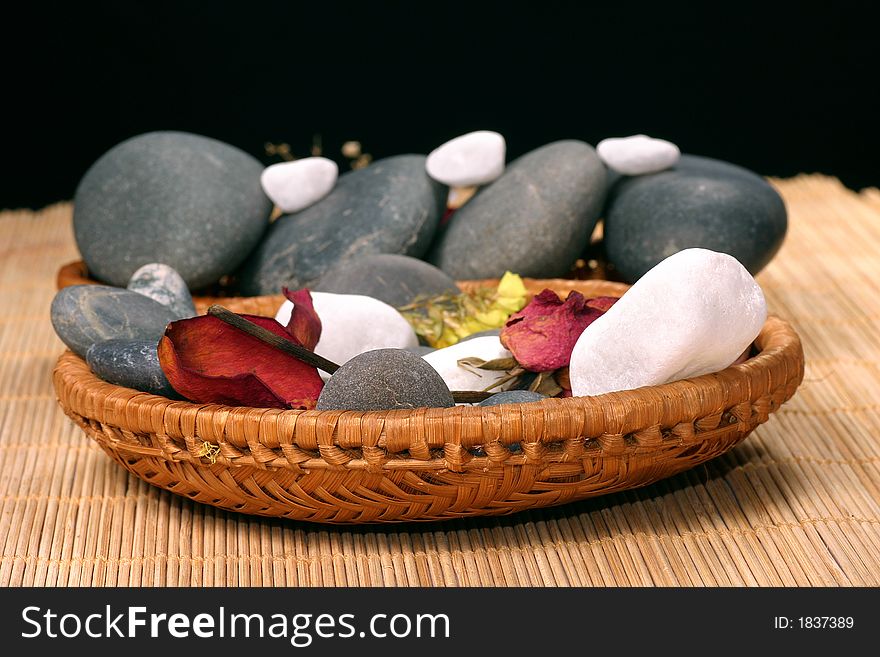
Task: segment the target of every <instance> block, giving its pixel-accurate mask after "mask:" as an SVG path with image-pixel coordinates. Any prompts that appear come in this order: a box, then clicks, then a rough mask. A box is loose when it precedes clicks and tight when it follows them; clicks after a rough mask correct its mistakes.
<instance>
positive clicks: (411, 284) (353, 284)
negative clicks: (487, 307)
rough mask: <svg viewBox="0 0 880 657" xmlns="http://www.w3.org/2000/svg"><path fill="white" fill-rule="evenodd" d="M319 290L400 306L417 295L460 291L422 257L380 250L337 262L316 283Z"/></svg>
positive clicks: (434, 294) (456, 292) (450, 279)
mask: <svg viewBox="0 0 880 657" xmlns="http://www.w3.org/2000/svg"><path fill="white" fill-rule="evenodd" d="M314 289H315V290H316V291H318V292H335V293H337V294H363V295H365V296H368V297H373V298H374V299H379V300H380V301H384V302H385V303H387V304H388V305H391V306H394V307H395V308H399V307H400V306H405V305H407V304H409V303H412V301H413V300H414V299H415V298H416V297H420V296H422V297H424V296H432V297H433V296H438V295H441V294H460V293H461V290H459V289H458V286H457V285H456V284H455V281H454V280H452V278H450V277H449V276H448V275H447V274H446V273H444V272H443V271H441V270H440V269H437V267H434V266H433V265H431V264H428V263H427V262H425V261H424V260H419V259H417V258H412V257H410V256H404V255H395V254H389V253H383V254H378V255H368V256H363V257H360V258H356V259H351V260H345V261H342V262H339V263H337V264H336V265H335V266H334V267H332V268H331V269H330V270H329V271H327V272H326V273H325V274H324V275H323V276H321V278H320V280H319V281H318V282H317V283H315V286H314Z"/></svg>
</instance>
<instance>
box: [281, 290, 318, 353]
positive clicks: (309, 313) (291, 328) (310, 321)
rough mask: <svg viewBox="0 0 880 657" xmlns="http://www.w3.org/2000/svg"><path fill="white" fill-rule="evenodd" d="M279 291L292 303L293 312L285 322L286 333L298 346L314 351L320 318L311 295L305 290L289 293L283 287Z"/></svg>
mask: <svg viewBox="0 0 880 657" xmlns="http://www.w3.org/2000/svg"><path fill="white" fill-rule="evenodd" d="M281 291H282V292H284V296H285V297H287V298H288V300H290V302H291V303H293V312H292V313H291V314H290V321H289V322H287V332H288V333H289V334H290V336H291V337H292V338H293V341H294V342H296V343H297V344H298V345H300V346H302V347H305V348H306V349H308V350H309V351H314V350H315V345H316V344H318V340H319V339H320V338H321V318H320V317H318V313H316V312H315V306H314V305H313V303H312V295H311V294H310V293H309V291H308V290H307V289H302V290H296V291H295V292H291V291H290V290H288V289H287V288H286V287H285V288H281Z"/></svg>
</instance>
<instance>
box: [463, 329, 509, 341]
mask: <svg viewBox="0 0 880 657" xmlns="http://www.w3.org/2000/svg"><path fill="white" fill-rule="evenodd" d="M487 335H494V336H499V335H501V329H500V328H497V329H486V330H485V331H477V332H476V333H471V334H470V335H468V336H467V337H464V338H462V339H461V340H460V341H459V342H467V341H468V340H473V339H474V338H485V337H486V336H487Z"/></svg>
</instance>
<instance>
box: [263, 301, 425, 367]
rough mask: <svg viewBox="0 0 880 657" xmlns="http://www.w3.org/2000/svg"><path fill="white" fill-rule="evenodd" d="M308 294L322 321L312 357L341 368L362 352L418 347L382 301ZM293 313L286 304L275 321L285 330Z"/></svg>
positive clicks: (413, 336)
mask: <svg viewBox="0 0 880 657" xmlns="http://www.w3.org/2000/svg"><path fill="white" fill-rule="evenodd" d="M311 294H312V303H313V304H314V306H315V312H316V313H318V317H319V318H320V319H321V338H320V339H319V340H318V344H317V345H315V353H316V354H318V355H319V356H323V357H324V358H326V359H327V360H330V361H333V362H334V363H336V364H337V365H344V364H345V363H347V362H348V361H349V360H351V359H352V358H354V357H355V356H357V355H358V354H362V353H364V352H365V351H372V350H374V349H407V348H412V347H415V346H417V345H418V344H419V339H418V337H417V336H416V334H415V331H413V329H412V327H411V326H410V325H409V322H407V321H406V320H405V319H404V318H403V315H401V314H400V313H399V312H397V310H395V309H394V307H392V306H389V305H388V304H387V303H385V302H383V301H379V300H378V299H374V298H373V297H367V296H363V295H361V294H331V293H330V292H312V293H311ZM292 311H293V304H292V303H291V302H290V301H285V302H284V303H283V304H281V308H279V309H278V313H277V314H276V315H275V319H276V321H278V322H279V323H281V324H282V325H284V326H286V325H287V323H288V322H289V321H290V313H291V312H292ZM319 373H320V374H321V378H323V379H324V380H325V381H326V380H327V379H329V378H330V375H329V374H327V373H326V372H321V371H320V370H319Z"/></svg>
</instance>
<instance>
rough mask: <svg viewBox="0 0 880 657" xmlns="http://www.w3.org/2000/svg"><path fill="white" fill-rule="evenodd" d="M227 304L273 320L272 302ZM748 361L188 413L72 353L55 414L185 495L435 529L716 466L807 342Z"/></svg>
mask: <svg viewBox="0 0 880 657" xmlns="http://www.w3.org/2000/svg"><path fill="white" fill-rule="evenodd" d="M526 283H527V288H528V289H529V291H530V292H531V293H534V292H536V291H539V290H541V289H543V288H544V287H550V288H552V289H555V290H556V291H558V292H560V293H563V294H564V293H565V292H567V291H568V290H572V289H577V290H579V291H581V292H583V293H584V294H585V295H592V296H596V295H603V294H611V295H620V294H621V293H622V292H623V291H625V289H626V287H625V286H623V285H621V284H617V283H609V282H604V281H570V280H552V281H531V280H529V281H526ZM476 284H478V283H468V284H465V285H464V287H469V286H472V285H476ZM225 303H226V305H227V307H229V308H230V309H232V310H236V311H246V312H252V313H259V314H264V315H274V313H275V311H276V309H277V307H278V305H279V304H280V303H281V297H251V298H248V299H227V300H226V302H225ZM755 347H756V351H757V355H755V356H753V357H752V358H750V359H749V360H748V361H746V362H745V363H742V364H740V365H736V366H733V367H729V368H727V369H726V370H724V371H722V372H719V373H717V374H711V375H707V376H701V377H698V378H694V379H688V380H683V381H678V382H676V383H670V384H666V385H662V386H656V387H649V388H641V389H638V390H632V391H626V392H617V393H611V394H607V395H602V396H598V397H583V398H569V399H548V400H544V401H540V402H535V403H529V404H511V405H503V406H495V407H465V406H458V407H454V408H447V409H441V408H432V409H418V410H413V411H371V412H358V411H281V410H277V409H259V408H235V407H229V406H219V405H200V404H191V403H186V402H178V401H171V400H168V399H166V398H164V397H157V396H154V395H149V394H145V393H140V392H137V391H135V390H131V389H128V388H122V387H119V386H113V385H110V384H108V383H104V382H103V381H101V380H100V379H98V378H96V377H95V376H94V375H93V374H92V373H91V372H90V371H89V368H88V366H87V365H86V364H85V363H84V362H83V361H82V360H81V359H80V358H78V357H77V356H75V355H73V354H72V353H70V352H67V353H65V354H63V355H62V356H61V358H60V359H59V361H58V364H57V366H56V368H55V372H54V382H55V390H56V392H57V395H58V399H59V402H60V403H61V405H62V406H63V408H64V410H65V412H66V413H67V414H68V415H69V416H70V417H71V418H72V419H73V420H74V421H75V422H76V423H77V424H78V425H79V426H80V427H81V428H82V429H83V430H84V431H85V432H86V433H87V434H88V435H89V436H91V437H92V438H94V439H95V440H96V441H97V442H98V444H99V445H101V447H102V448H103V449H104V450H105V451H106V452H107V453H108V454H109V455H110V456H112V457H113V458H114V459H115V460H116V461H117V462H118V463H120V464H121V465H122V466H123V467H125V468H126V469H128V470H129V471H130V472H132V473H133V474H135V475H136V476H138V477H140V478H141V479H144V480H145V481H147V482H149V483H151V484H153V485H155V486H159V487H161V488H165V489H167V490H170V491H172V492H174V493H177V494H179V495H183V496H186V497H189V498H191V499H194V500H197V501H199V502H204V503H206V504H212V505H215V506H218V507H221V508H224V509H229V510H233V511H240V512H243V513H252V514H258V515H266V516H283V517H286V518H293V519H298V520H309V521H314V522H328V523H361V522H387V521H406V520H440V519H446V518H460V517H463V516H473V515H500V514H508V513H513V512H515V511H520V510H522V509H528V508H533V507H543V506H551V505H556V504H562V503H565V502H571V501H574V500H579V499H583V498H586V497H591V496H595V495H602V494H604V493H610V492H613V491H619V490H623V489H626V488H633V487H637V486H644V485H646V484H649V483H651V482H654V481H657V480H658V479H661V478H663V477H668V476H670V475H673V474H675V473H677V472H681V471H683V470H686V469H688V468H691V467H693V466H695V465H697V464H699V463H702V462H704V461H706V460H708V459H711V458H713V457H715V456H718V455H719V454H722V453H723V452H725V451H726V450H728V449H730V448H731V447H732V446H734V445H735V444H736V443H738V442H739V441H741V440H742V439H743V438H745V437H746V436H747V435H748V434H749V432H751V431H752V430H753V429H754V428H755V427H756V426H757V425H759V424H761V423H762V422H765V421H766V420H767V419H768V417H769V415H770V413H772V412H773V411H774V410H776V409H777V408H779V406H780V405H781V404H782V403H783V402H785V401H786V400H787V399H789V398H790V397H791V396H792V395H793V394H794V392H795V390H796V388H797V386H798V385H799V384H800V382H801V380H802V378H803V371H804V359H803V350H802V348H801V343H800V340H799V338H798V336H797V334H796V333H795V331H794V330H793V329H792V327H791V326H790V325H789V324H787V323H786V322H784V321H782V320H781V319H778V318H775V317H771V318H769V319H768V320H767V323H766V324H765V326H764V328H763V330H762V331H761V334H760V335H759V337H758V339H757V340H756V342H755ZM515 444H519V448H517V447H514V448H513V449H511V446H512V445H515Z"/></svg>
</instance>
